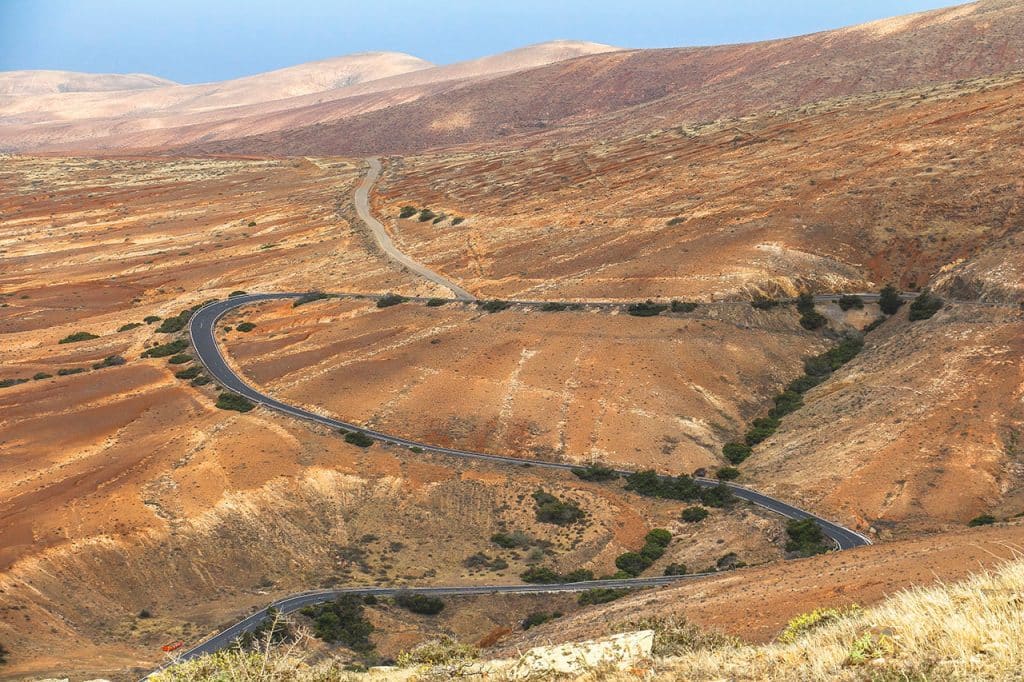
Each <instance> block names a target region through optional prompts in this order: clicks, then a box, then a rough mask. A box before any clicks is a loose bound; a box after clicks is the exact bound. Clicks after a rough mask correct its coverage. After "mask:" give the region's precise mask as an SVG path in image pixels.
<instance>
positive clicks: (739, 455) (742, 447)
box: [722, 443, 753, 464]
mask: <svg viewBox="0 0 1024 682" xmlns="http://www.w3.org/2000/svg"><path fill="white" fill-rule="evenodd" d="M752 451H753V450H752V449H751V447H750V446H749V445H747V444H746V443H726V444H725V445H723V446H722V456H723V457H725V458H726V459H727V460H729V462H730V463H732V464H739V463H741V462H742V461H743V460H745V459H746V458H747V457H750V453H751V452H752Z"/></svg>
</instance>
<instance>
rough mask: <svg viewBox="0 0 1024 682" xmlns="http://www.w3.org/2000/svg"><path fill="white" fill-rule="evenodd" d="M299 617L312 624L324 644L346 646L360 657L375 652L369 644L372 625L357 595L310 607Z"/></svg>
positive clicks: (301, 611)
mask: <svg viewBox="0 0 1024 682" xmlns="http://www.w3.org/2000/svg"><path fill="white" fill-rule="evenodd" d="M299 613H301V614H302V615H303V616H305V617H306V618H309V619H310V620H311V621H312V626H313V634H314V635H315V636H316V637H317V638H319V639H322V640H324V641H325V642H331V643H336V644H343V645H345V646H347V647H348V648H350V649H352V650H354V651H357V652H360V653H367V652H370V651H372V650H373V648H374V646H373V643H372V642H371V641H370V633H372V632H373V624H372V623H370V621H369V620H367V618H366V614H365V612H364V611H363V600H362V599H360V598H359V597H357V596H355V595H351V594H346V595H342V596H340V597H338V598H337V599H335V600H334V601H329V602H325V603H323V604H316V605H313V606H307V607H305V608H303V609H301V610H300V611H299Z"/></svg>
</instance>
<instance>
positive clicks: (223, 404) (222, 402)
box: [216, 392, 256, 412]
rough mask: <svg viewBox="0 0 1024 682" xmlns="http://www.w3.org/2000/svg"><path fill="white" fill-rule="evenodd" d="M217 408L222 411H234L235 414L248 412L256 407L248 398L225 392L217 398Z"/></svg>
mask: <svg viewBox="0 0 1024 682" xmlns="http://www.w3.org/2000/svg"><path fill="white" fill-rule="evenodd" d="M216 406H217V407H218V408H220V409H222V410H234V411H235V412H248V411H249V410H251V409H253V408H254V407H256V405H255V404H253V402H252V401H250V400H249V399H248V398H244V397H242V396H240V395H238V394H236V393H228V392H224V393H221V394H220V395H219V396H217V403H216Z"/></svg>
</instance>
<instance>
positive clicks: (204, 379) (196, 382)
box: [191, 376, 210, 386]
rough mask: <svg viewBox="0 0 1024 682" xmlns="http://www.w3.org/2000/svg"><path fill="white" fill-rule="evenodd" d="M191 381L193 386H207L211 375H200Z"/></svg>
mask: <svg viewBox="0 0 1024 682" xmlns="http://www.w3.org/2000/svg"><path fill="white" fill-rule="evenodd" d="M191 383H192V385H193V386H205V385H206V384H208V383H210V377H208V376H198V377H196V378H195V379H193V380H192V382H191Z"/></svg>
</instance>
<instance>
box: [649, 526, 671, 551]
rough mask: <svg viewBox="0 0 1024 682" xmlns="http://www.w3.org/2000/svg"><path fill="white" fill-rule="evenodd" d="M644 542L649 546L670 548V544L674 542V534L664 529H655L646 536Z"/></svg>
mask: <svg viewBox="0 0 1024 682" xmlns="http://www.w3.org/2000/svg"><path fill="white" fill-rule="evenodd" d="M644 542H645V543H646V544H649V545H658V546H659V547H668V544H669V543H670V542H672V533H670V532H669V531H668V530H666V529H664V528H655V529H653V530H651V531H650V532H649V533H647V535H645V536H644Z"/></svg>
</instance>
